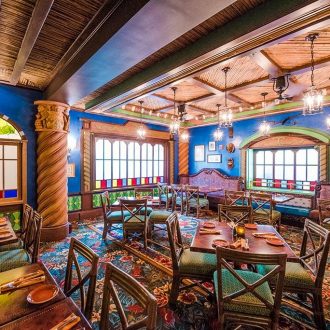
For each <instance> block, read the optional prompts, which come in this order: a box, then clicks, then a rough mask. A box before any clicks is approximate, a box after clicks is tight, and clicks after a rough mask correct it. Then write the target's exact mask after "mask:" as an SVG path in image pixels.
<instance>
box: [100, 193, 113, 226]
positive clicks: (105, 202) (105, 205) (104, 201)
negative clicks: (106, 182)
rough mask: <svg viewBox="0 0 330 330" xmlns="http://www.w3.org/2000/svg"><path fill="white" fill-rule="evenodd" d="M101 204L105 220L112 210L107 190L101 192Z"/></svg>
mask: <svg viewBox="0 0 330 330" xmlns="http://www.w3.org/2000/svg"><path fill="white" fill-rule="evenodd" d="M100 198H101V205H102V211H103V217H104V220H107V213H108V212H109V211H110V210H111V203H110V196H109V192H108V191H105V192H103V193H102V194H101V196H100Z"/></svg>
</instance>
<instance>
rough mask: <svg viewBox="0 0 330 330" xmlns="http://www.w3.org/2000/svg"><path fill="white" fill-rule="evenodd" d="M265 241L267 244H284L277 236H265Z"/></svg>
mask: <svg viewBox="0 0 330 330" xmlns="http://www.w3.org/2000/svg"><path fill="white" fill-rule="evenodd" d="M266 242H267V243H268V244H270V245H274V246H283V245H284V242H283V241H282V240H281V239H280V238H277V237H274V238H267V239H266Z"/></svg>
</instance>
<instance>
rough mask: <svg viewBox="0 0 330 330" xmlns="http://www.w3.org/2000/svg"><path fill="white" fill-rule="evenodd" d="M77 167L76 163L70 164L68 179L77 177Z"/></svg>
mask: <svg viewBox="0 0 330 330" xmlns="http://www.w3.org/2000/svg"><path fill="white" fill-rule="evenodd" d="M75 172H76V165H75V163H70V164H68V167H67V176H68V178H74V177H75V176H76V173H75Z"/></svg>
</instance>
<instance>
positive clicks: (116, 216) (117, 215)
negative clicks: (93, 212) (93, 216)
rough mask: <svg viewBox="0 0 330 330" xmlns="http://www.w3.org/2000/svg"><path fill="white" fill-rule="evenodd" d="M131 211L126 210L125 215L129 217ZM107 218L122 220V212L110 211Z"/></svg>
mask: <svg viewBox="0 0 330 330" xmlns="http://www.w3.org/2000/svg"><path fill="white" fill-rule="evenodd" d="M129 214H130V213H129V211H127V210H124V217H127V216H128V215H129ZM107 219H109V220H111V221H119V222H121V221H122V214H121V211H112V212H111V211H110V212H108V213H107Z"/></svg>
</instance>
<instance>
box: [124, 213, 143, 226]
mask: <svg viewBox="0 0 330 330" xmlns="http://www.w3.org/2000/svg"><path fill="white" fill-rule="evenodd" d="M124 223H125V224H129V223H144V215H135V216H134V217H132V218H131V217H130V216H127V217H125V218H124Z"/></svg>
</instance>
